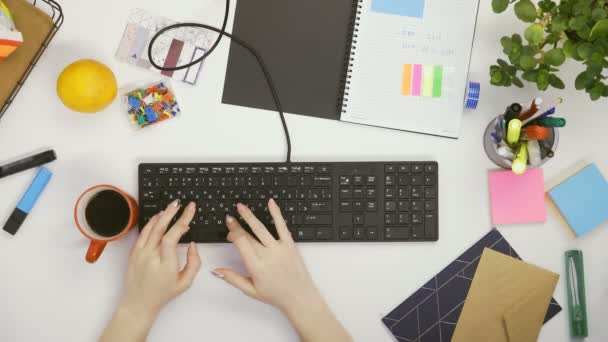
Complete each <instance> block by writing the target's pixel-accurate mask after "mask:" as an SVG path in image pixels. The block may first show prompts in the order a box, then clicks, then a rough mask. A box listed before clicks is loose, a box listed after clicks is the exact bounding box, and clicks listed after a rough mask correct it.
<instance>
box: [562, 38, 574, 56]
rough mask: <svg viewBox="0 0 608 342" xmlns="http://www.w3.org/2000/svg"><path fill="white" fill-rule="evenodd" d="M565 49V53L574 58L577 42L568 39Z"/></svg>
mask: <svg viewBox="0 0 608 342" xmlns="http://www.w3.org/2000/svg"><path fill="white" fill-rule="evenodd" d="M563 49H564V54H565V55H566V56H567V57H571V58H574V53H576V48H575V44H574V43H573V42H572V41H571V40H566V41H565V42H564V46H563Z"/></svg>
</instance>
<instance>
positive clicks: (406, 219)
mask: <svg viewBox="0 0 608 342" xmlns="http://www.w3.org/2000/svg"><path fill="white" fill-rule="evenodd" d="M397 222H398V223H399V224H409V223H410V214H404V213H402V214H398V215H397Z"/></svg>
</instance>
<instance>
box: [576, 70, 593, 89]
mask: <svg viewBox="0 0 608 342" xmlns="http://www.w3.org/2000/svg"><path fill="white" fill-rule="evenodd" d="M591 82H593V76H591V74H589V73H588V72H586V71H583V72H581V73H580V74H578V76H576V80H575V81H574V87H575V88H576V90H581V89H585V88H587V86H588V85H589V84H591Z"/></svg>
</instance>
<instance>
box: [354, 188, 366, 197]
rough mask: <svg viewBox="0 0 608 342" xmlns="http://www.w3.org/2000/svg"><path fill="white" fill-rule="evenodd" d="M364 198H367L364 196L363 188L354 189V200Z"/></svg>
mask: <svg viewBox="0 0 608 342" xmlns="http://www.w3.org/2000/svg"><path fill="white" fill-rule="evenodd" d="M363 197H365V196H364V194H363V189H362V188H355V189H353V198H363Z"/></svg>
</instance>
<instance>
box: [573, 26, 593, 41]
mask: <svg viewBox="0 0 608 342" xmlns="http://www.w3.org/2000/svg"><path fill="white" fill-rule="evenodd" d="M590 34H591V28H590V27H589V25H587V24H585V25H584V26H583V27H582V28H581V29H580V30H576V35H577V36H579V37H580V38H581V39H584V40H587V39H588V38H589V35H590Z"/></svg>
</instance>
